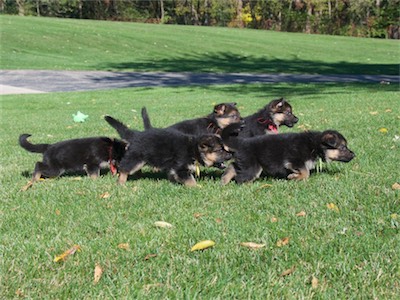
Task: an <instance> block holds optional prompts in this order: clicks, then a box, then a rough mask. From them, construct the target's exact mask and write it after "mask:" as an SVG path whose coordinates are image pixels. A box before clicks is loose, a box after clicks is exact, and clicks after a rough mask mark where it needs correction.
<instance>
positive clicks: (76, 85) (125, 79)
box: [0, 70, 400, 95]
mask: <svg viewBox="0 0 400 300" xmlns="http://www.w3.org/2000/svg"><path fill="white" fill-rule="evenodd" d="M280 82H293V83H322V82H343V83H354V82H370V83H374V82H375V83H380V82H386V83H395V84H399V83H400V80H399V76H393V75H312V74H249V73H230V74H216V73H162V72H147V73H140V72H105V71H36V70H1V71H0V95H7V94H24V93H48V92H69V91H88V90H107V89H117V88H130V87H145V86H147V87H155V86H187V85H209V84H240V83H280Z"/></svg>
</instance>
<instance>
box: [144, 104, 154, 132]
mask: <svg viewBox="0 0 400 300" xmlns="http://www.w3.org/2000/svg"><path fill="white" fill-rule="evenodd" d="M142 119H143V126H144V129H145V130H147V129H150V128H153V126H152V125H151V122H150V118H149V115H148V114H147V109H146V107H142Z"/></svg>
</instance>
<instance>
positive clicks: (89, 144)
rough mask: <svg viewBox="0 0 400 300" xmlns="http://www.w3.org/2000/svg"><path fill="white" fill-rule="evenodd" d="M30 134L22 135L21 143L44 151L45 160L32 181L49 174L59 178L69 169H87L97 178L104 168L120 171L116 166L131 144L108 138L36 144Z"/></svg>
mask: <svg viewBox="0 0 400 300" xmlns="http://www.w3.org/2000/svg"><path fill="white" fill-rule="evenodd" d="M30 136H31V135H30V134H22V135H20V137H19V144H20V145H21V147H22V148H24V149H25V150H27V151H29V152H33V153H42V154H43V161H42V162H37V163H36V165H35V170H34V172H33V175H32V183H33V182H35V181H37V180H39V179H40V177H41V176H42V175H43V176H45V177H56V176H59V175H61V174H63V173H64V172H66V171H72V172H74V171H75V172H76V171H82V170H85V171H86V173H87V175H88V176H90V177H92V178H96V177H98V176H99V174H100V168H104V167H106V166H108V165H109V166H110V169H111V172H112V173H113V174H115V173H116V165H117V164H118V163H119V161H120V160H121V158H122V156H123V155H124V153H125V149H126V146H127V144H126V143H125V142H123V141H120V140H116V139H110V138H108V137H89V138H82V139H73V140H65V141H61V142H58V143H55V144H32V143H30V142H29V141H28V137H30Z"/></svg>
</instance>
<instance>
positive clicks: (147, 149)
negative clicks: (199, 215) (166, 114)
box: [105, 116, 232, 186]
mask: <svg viewBox="0 0 400 300" xmlns="http://www.w3.org/2000/svg"><path fill="white" fill-rule="evenodd" d="M105 120H106V121H107V122H108V123H109V124H110V125H111V126H112V127H114V128H115V129H116V130H117V132H118V133H119V135H120V136H121V137H122V138H124V139H126V140H127V141H128V142H129V147H128V150H127V152H126V154H125V156H124V158H123V159H122V160H121V162H120V164H119V173H120V175H119V179H118V182H119V183H120V184H124V183H125V182H126V180H127V178H128V175H129V174H133V173H135V172H137V171H139V170H140V169H141V168H142V167H143V166H144V165H150V166H152V167H155V168H157V169H160V170H161V171H164V172H166V173H167V174H168V177H169V179H170V180H171V181H175V182H179V183H182V184H184V185H186V186H195V185H196V180H195V179H194V177H193V173H194V172H195V170H196V167H197V168H198V165H203V166H208V167H210V166H221V164H223V162H224V161H226V160H228V159H230V158H231V157H232V155H231V154H230V153H229V152H227V151H225V149H224V146H223V144H222V140H221V138H220V137H219V136H217V135H215V134H203V135H199V136H194V135H187V134H184V133H182V132H179V131H176V130H167V129H158V128H150V129H148V130H145V131H136V130H130V129H128V128H127V127H126V125H124V124H123V123H121V122H120V121H118V120H116V119H114V118H112V117H110V116H106V117H105Z"/></svg>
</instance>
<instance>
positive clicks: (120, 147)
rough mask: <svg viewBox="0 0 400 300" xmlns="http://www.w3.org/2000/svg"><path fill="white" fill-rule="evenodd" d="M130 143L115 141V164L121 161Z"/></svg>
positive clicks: (113, 146) (113, 151)
mask: <svg viewBox="0 0 400 300" xmlns="http://www.w3.org/2000/svg"><path fill="white" fill-rule="evenodd" d="M128 146H129V143H128V142H127V141H125V140H119V139H114V140H113V144H112V159H113V161H114V163H118V162H120V161H121V159H122V157H123V156H124V155H125V152H126V150H127V149H128Z"/></svg>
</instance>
